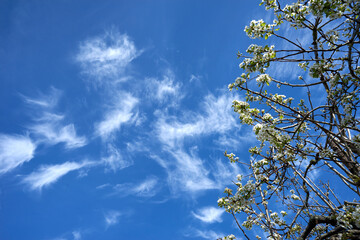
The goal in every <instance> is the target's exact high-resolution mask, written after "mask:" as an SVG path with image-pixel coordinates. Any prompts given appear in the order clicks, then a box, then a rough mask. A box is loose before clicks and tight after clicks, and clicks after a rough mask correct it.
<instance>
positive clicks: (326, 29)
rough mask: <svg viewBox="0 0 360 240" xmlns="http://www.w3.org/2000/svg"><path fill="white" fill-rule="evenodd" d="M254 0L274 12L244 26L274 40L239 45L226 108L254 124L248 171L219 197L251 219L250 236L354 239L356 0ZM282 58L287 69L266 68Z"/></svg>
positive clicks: (357, 231)
mask: <svg viewBox="0 0 360 240" xmlns="http://www.w3.org/2000/svg"><path fill="white" fill-rule="evenodd" d="M285 4H286V5H285ZM261 5H263V6H264V7H265V8H266V10H268V11H271V12H272V13H274V20H273V22H272V23H266V22H264V21H263V20H259V21H251V23H250V25H249V26H247V27H246V28H245V32H246V34H247V35H248V36H249V37H250V38H252V39H260V40H257V41H260V42H263V43H267V42H268V41H273V42H274V41H276V44H279V45H280V46H282V47H281V48H282V49H276V48H275V46H274V45H263V46H260V45H256V44H252V45H250V46H249V48H248V49H247V50H246V52H247V53H246V55H248V56H243V55H241V54H239V55H238V56H239V58H242V59H243V61H242V62H241V64H240V68H241V69H242V70H243V73H242V74H241V76H240V77H238V78H237V79H236V80H235V82H234V83H232V84H230V85H229V89H230V90H235V89H236V90H241V91H242V92H243V93H245V94H246V100H245V101H238V100H235V101H234V102H233V108H234V111H235V112H237V113H238V114H239V117H240V121H241V123H243V124H246V125H250V126H253V131H254V133H255V135H256V138H257V140H258V145H257V146H255V147H252V148H250V150H249V152H250V153H251V159H250V163H242V164H245V165H247V166H248V167H249V170H250V171H249V172H250V173H249V174H248V175H244V176H240V175H239V176H237V181H236V182H234V184H235V185H234V187H232V188H226V189H225V194H226V196H224V197H222V198H220V199H219V201H218V205H219V206H220V207H222V208H224V209H225V210H226V211H227V212H229V213H231V214H232V215H233V216H234V218H235V220H236V223H237V225H238V227H239V229H240V230H241V234H242V235H243V237H245V238H246V239H250V238H251V239H252V237H251V236H252V234H253V233H251V231H250V230H251V229H252V228H254V229H255V230H257V233H258V232H259V229H261V232H262V233H263V234H258V235H260V236H256V238H257V239H261V238H267V239H360V201H359V200H360V198H359V195H360V191H359V187H360V164H359V155H360V129H359V123H360V117H359V116H360V114H359V111H358V110H359V103H360V100H359V97H360V66H359V59H360V49H359V48H358V47H359V43H360V32H359V27H360V18H359V14H360V1H358V0H297V1H295V0H293V1H289V0H287V1H286V0H284V1H280V0H279V1H276V0H262V2H261ZM284 29H285V30H286V31H284ZM289 30H290V31H289ZM294 32H295V33H299V34H301V36H309V39H311V41H310V42H309V43H305V42H301V41H299V40H298V39H297V38H299V34H298V35H297V37H294V35H296V34H289V33H294ZM291 36H293V37H291ZM261 39H262V40H261ZM281 67H282V71H284V72H286V71H287V70H292V71H293V72H297V74H296V76H292V77H291V78H287V79H278V78H277V77H274V76H271V75H272V74H271V73H272V72H274V71H271V70H272V69H273V68H277V69H279V68H281ZM294 67H295V68H297V69H299V70H298V71H294V70H293V69H292V68H294ZM295 91H296V93H297V94H294V93H295ZM285 93H293V94H292V95H293V97H287V96H285ZM225 155H226V156H227V157H228V158H229V159H230V161H231V162H234V163H236V162H237V163H240V160H239V158H238V157H236V156H235V155H234V154H233V153H225ZM334 189H337V190H334ZM240 219H241V221H240ZM257 228H258V229H257ZM254 235H256V234H254ZM224 239H235V237H234V236H233V235H230V236H227V237H225V238H224Z"/></svg>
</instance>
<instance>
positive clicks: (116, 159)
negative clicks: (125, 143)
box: [101, 143, 133, 171]
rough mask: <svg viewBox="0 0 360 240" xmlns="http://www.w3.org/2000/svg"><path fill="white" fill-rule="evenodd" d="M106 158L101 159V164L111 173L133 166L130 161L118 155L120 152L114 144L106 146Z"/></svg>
mask: <svg viewBox="0 0 360 240" xmlns="http://www.w3.org/2000/svg"><path fill="white" fill-rule="evenodd" d="M106 149H107V153H108V155H107V156H106V157H103V158H102V159H101V160H102V162H103V163H104V164H105V165H106V166H107V167H108V168H109V169H111V170H112V171H116V170H119V169H123V168H126V167H129V166H131V165H132V164H133V162H132V161H131V160H126V159H125V158H124V157H123V156H122V155H121V153H120V150H119V149H118V148H116V147H115V146H114V144H111V143H109V144H107V147H106Z"/></svg>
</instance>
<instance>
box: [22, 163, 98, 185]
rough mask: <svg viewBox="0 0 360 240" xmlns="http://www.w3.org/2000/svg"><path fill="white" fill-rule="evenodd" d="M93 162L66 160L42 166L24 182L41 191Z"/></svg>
mask: <svg viewBox="0 0 360 240" xmlns="http://www.w3.org/2000/svg"><path fill="white" fill-rule="evenodd" d="M92 164H93V163H92V162H82V163H76V162H65V163H62V164H57V165H45V166H41V167H40V168H39V169H38V170H37V171H35V172H33V173H31V174H30V175H28V176H26V177H25V178H24V179H23V183H25V184H27V185H28V186H29V187H30V189H31V190H39V191H41V190H42V188H44V187H47V186H49V185H51V184H53V183H55V182H56V181H58V180H59V179H60V178H61V177H63V176H64V175H66V174H68V173H69V172H71V171H75V170H78V169H81V168H83V167H87V166H90V165H92Z"/></svg>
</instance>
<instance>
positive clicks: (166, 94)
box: [146, 69, 182, 104]
mask: <svg viewBox="0 0 360 240" xmlns="http://www.w3.org/2000/svg"><path fill="white" fill-rule="evenodd" d="M146 84H147V89H148V92H149V94H150V96H151V97H152V98H153V99H155V100H157V101H159V102H166V103H167V104H169V100H170V98H173V100H175V101H178V100H180V99H181V98H182V96H181V94H180V84H179V83H175V75H174V73H173V72H172V71H171V70H170V69H168V70H167V71H166V72H165V74H164V75H163V79H161V80H159V79H155V78H148V79H146ZM170 103H171V102H170Z"/></svg>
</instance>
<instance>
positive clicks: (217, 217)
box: [192, 207, 224, 223]
mask: <svg viewBox="0 0 360 240" xmlns="http://www.w3.org/2000/svg"><path fill="white" fill-rule="evenodd" d="M223 213H224V210H223V209H219V208H215V207H205V208H202V209H199V210H198V211H197V212H196V213H194V212H193V213H192V214H193V216H194V217H195V218H197V219H199V220H201V221H202V222H205V223H214V222H222V219H221V215H222V214H223Z"/></svg>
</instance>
